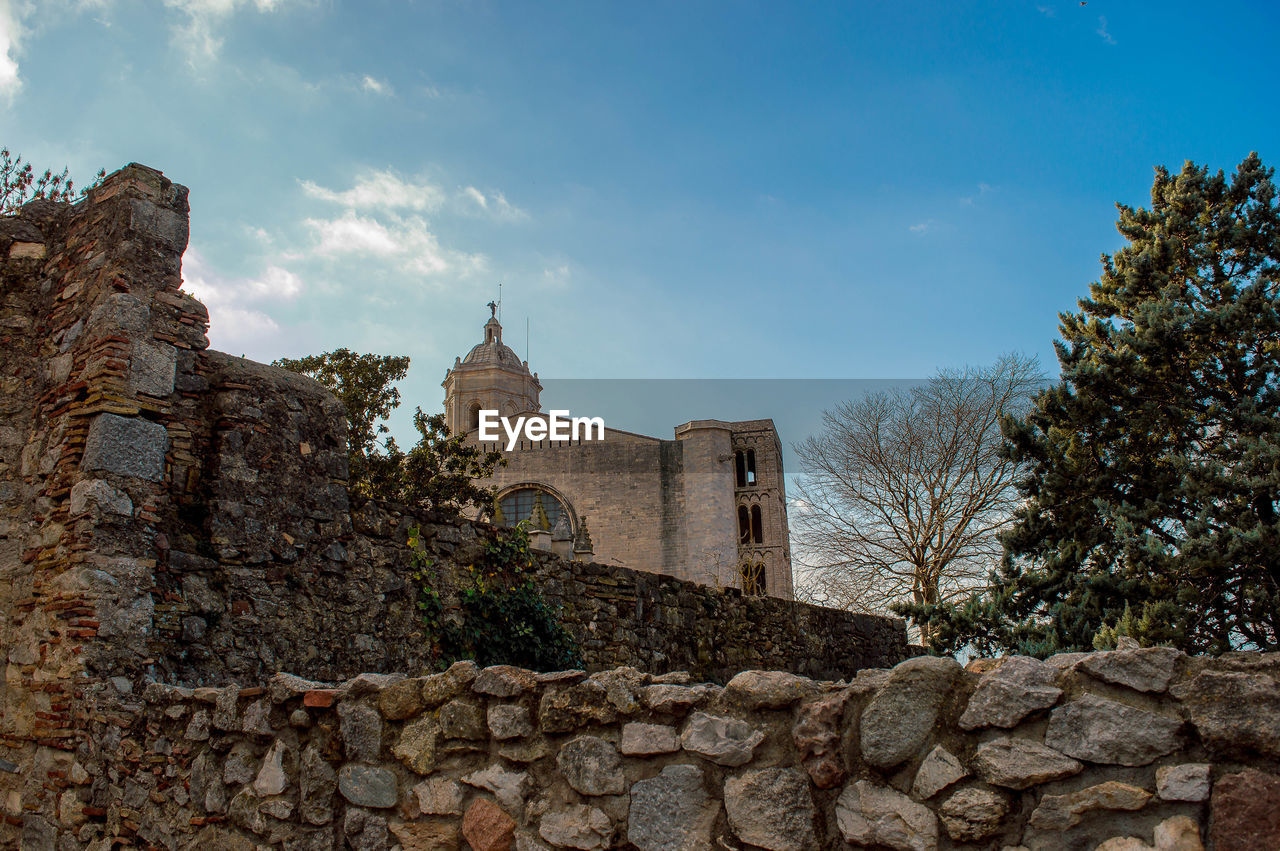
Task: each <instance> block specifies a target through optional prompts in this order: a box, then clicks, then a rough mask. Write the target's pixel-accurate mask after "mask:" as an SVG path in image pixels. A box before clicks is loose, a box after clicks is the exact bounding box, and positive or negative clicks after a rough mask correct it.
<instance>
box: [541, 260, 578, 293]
mask: <svg viewBox="0 0 1280 851" xmlns="http://www.w3.org/2000/svg"><path fill="white" fill-rule="evenodd" d="M572 274H573V273H572V272H571V271H570V269H569V264H568V263H561V264H560V265H559V266H549V267H547V268H546V269H543V270H542V280H543V282H544V283H546V284H547V285H549V286H551V287H553V288H556V289H560V288H562V287H566V286H568V285H569V278H570V277H572Z"/></svg>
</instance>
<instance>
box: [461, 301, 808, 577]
mask: <svg viewBox="0 0 1280 851" xmlns="http://www.w3.org/2000/svg"><path fill="white" fill-rule="evenodd" d="M491 307H492V306H491ZM443 387H444V389H445V401H444V407H445V418H446V422H447V424H448V425H449V428H450V431H452V432H454V433H466V434H468V435H469V437H470V439H471V440H473V441H476V442H479V429H478V416H479V411H481V410H492V411H498V412H500V413H501V414H502V415H503V416H507V417H512V418H514V417H516V416H525V417H528V418H532V419H540V420H544V421H545V420H546V419H547V414H546V413H543V411H542V400H541V397H540V394H541V391H542V385H541V383H540V382H539V381H538V376H537V373H533V372H530V371H529V364H528V363H525V362H522V361H521V360H520V359H519V357H518V356H517V355H516V353H515V352H513V351H512V350H511V349H510V347H508V346H507V345H505V344H504V343H503V342H502V326H501V324H499V322H498V320H497V319H496V318H494V317H490V319H489V321H488V322H486V323H485V326H484V340H483V341H482V342H481V343H478V344H477V345H476V346H475V347H474V348H472V350H471V351H470V352H468V353H467V356H466V357H465V358H458V359H457V360H456V361H455V362H454V366H453V368H452V369H451V370H449V372H448V374H447V375H446V376H445V379H444V382H443ZM575 413H580V412H575ZM499 433H500V434H501V431H499ZM506 444H507V441H506V438H505V437H504V438H502V440H500V441H498V442H496V443H487V444H485V445H486V447H487V448H491V449H498V450H500V451H502V453H503V458H504V460H505V461H506V466H504V467H500V468H499V469H498V470H496V471H495V473H494V475H493V476H492V477H491V478H490V479H489V480H488V481H487V484H491V485H493V486H495V487H497V488H498V499H499V505H501V504H503V503H504V502H506V503H507V505H508V507H510V505H511V504H512V501H511V498H512V497H514V496H515V495H517V494H520V493H530V492H535V493H537V494H538V497H537V498H538V499H539V500H541V501H543V502H544V503H545V505H544V508H545V509H546V510H548V511H551V512H552V513H553V514H559V513H562V514H564V516H565V518H566V519H565V522H564V527H563V529H562V530H560V538H559V540H561V541H563V542H564V552H565V554H566V555H568V554H570V552H571V550H572V544H573V543H576V542H578V541H580V540H582V539H583V538H584V536H583V535H582V532H583V530H584V529H589V537H590V542H591V550H590V552H591V555H590V557H591V558H593V559H594V560H596V561H599V562H602V563H605V564H617V565H624V566H626V567H630V568H634V569H636V570H644V571H648V572H651V573H661V574H666V575H668V576H675V577H677V578H679V579H687V580H689V581H692V582H698V583H701V584H704V585H712V586H715V587H720V588H738V589H740V590H742V591H743V592H745V593H747V594H748V595H753V596H754V595H769V596H773V597H781V598H783V599H791V598H792V594H793V585H792V574H791V545H790V533H789V530H788V528H787V497H786V487H785V480H784V478H783V470H782V445H781V443H780V441H779V440H778V433H777V430H776V429H775V428H774V425H773V421H772V420H767V419H766V420H747V421H743V422H725V421H721V420H693V421H691V422H687V423H684V424H683V425H679V426H676V428H675V434H674V439H672V440H664V439H660V438H656V437H649V436H646V435H641V434H633V433H631V432H626V431H621V430H619V429H608V428H606V429H604V433H603V438H602V439H599V440H588V439H583V438H579V439H577V440H571V441H567V442H561V441H551V440H535V441H531V440H520V441H519V442H518V443H517V444H516V445H515V446H514V447H513V448H512V449H511V451H507V448H506ZM519 504H520V506H521V511H520V513H521V516H507V515H504V514H501V513H499V514H498V515H497V517H498V519H499V521H500V522H503V523H505V524H508V525H510V524H514V523H516V522H518V521H522V520H530V521H531V522H530V525H532V526H536V524H537V522H538V521H537V519H536V518H533V519H531V518H530V517H529V516H528V515H529V511H530V509H529V508H526V507H525V506H524V503H523V502H521V503H519ZM512 513H513V512H508V514H512ZM490 516H493V515H492V513H491V514H490ZM553 519H554V518H552V520H553ZM546 525H547V531H550V532H553V533H554V532H555V531H556V530H554V529H552V528H551V526H552V523H551V522H548V523H547V524H546ZM553 537H554V534H553Z"/></svg>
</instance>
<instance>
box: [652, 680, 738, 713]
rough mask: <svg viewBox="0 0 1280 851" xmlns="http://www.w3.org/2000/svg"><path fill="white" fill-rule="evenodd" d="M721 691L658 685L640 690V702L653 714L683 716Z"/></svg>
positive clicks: (718, 689) (699, 686)
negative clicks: (662, 713) (661, 713)
mask: <svg viewBox="0 0 1280 851" xmlns="http://www.w3.org/2000/svg"><path fill="white" fill-rule="evenodd" d="M720 691H722V689H720V688H719V687H718V686H710V685H697V686H686V685H674V684H668V683H659V684H657V685H651V686H645V687H644V688H642V689H640V702H641V703H643V704H644V705H645V706H647V707H649V708H650V709H652V710H653V711H654V712H665V713H667V714H670V715H683V714H684V713H686V712H688V711H689V710H690V709H692V708H693V707H695V706H700V705H702V704H703V703H706V702H707V701H709V700H711V699H712V698H714V697H715V696H716V695H717V694H718V693H719V692H720Z"/></svg>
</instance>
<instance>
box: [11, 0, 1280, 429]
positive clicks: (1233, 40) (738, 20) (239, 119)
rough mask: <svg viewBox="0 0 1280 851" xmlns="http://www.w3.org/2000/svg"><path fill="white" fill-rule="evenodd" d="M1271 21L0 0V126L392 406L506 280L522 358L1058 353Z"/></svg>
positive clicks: (1060, 8)
mask: <svg viewBox="0 0 1280 851" xmlns="http://www.w3.org/2000/svg"><path fill="white" fill-rule="evenodd" d="M1278 24H1280V7H1277V6H1276V5H1275V4H1272V3H1262V2H1259V3H1232V2H1219V3H1205V2H1194V3H1191V2H1185V3H1184V2H1159V3H1154V2H1153V3H1138V2H1123V3H1120V2H1111V1H1110V0H1089V2H1088V4H1087V5H1083V6H1082V5H1080V4H1079V2H1078V0H1070V2H1056V0H1032V1H1031V2H996V1H995V0H972V2H966V1H965V0H945V2H919V3H914V2H901V3H870V2H843V3H830V4H826V3H803V4H783V3H777V2H762V3H749V2H740V3H698V2H695V3H660V2H658V3H620V2H612V3H610V2H598V0H596V1H595V2H582V3H510V4H505V3H489V2H453V0H440V2H391V1H390V0H386V1H385V2H378V0H370V1H369V2H359V3H356V2H348V0H329V2H323V1H322V0H312V1H311V2H308V0H164V2H144V1H143V0H98V2H75V0H39V2H34V3H32V2H27V0H0V128H2V130H3V132H0V143H3V144H6V145H8V146H9V147H10V148H12V149H13V150H15V151H17V152H20V153H22V154H23V155H25V156H26V157H27V158H28V159H29V160H31V161H33V162H35V163H36V164H37V165H39V166H42V167H43V166H46V165H52V166H55V167H58V168H61V166H63V165H64V164H65V165H67V166H69V167H70V169H71V171H72V173H73V175H78V176H81V177H82V178H83V177H88V176H90V175H92V173H93V172H95V171H96V170H97V169H98V168H100V167H104V166H105V167H106V168H107V169H108V170H112V169H114V168H117V167H119V166H121V165H123V164H124V163H126V162H129V161H138V162H142V163H145V164H147V165H151V166H154V167H156V168H159V169H162V170H163V171H164V172H165V173H166V174H168V175H169V176H170V177H172V178H173V179H175V180H177V181H179V182H181V183H184V184H186V185H187V186H189V187H190V188H191V204H192V236H191V247H190V249H189V251H188V255H187V258H186V262H185V277H186V278H187V281H188V283H189V286H190V287H191V288H192V289H193V290H194V291H195V292H197V293H198V294H199V295H200V296H201V297H202V298H203V299H205V300H206V303H207V304H208V305H209V307H210V311H211V314H212V321H213V327H212V331H211V337H212V339H213V342H214V345H215V347H217V348H220V349H223V350H226V351H231V352H233V353H235V354H242V353H243V354H246V355H248V356H250V357H253V358H255V359H259V360H270V359H272V358H275V357H279V356H282V355H298V354H302V353H308V352H316V351H323V350H327V349H332V348H336V347H339V346H348V347H350V348H354V349H357V350H365V351H380V352H388V353H398V354H408V355H411V356H412V358H413V366H412V371H411V373H410V377H409V379H408V381H406V382H405V384H404V385H403V389H404V391H405V397H406V400H407V401H408V402H409V403H410V406H411V405H412V404H422V405H423V406H424V407H426V408H434V407H436V406H438V405H439V402H440V398H441V393H442V391H441V390H440V388H439V382H440V380H441V379H442V378H443V376H444V371H445V369H446V368H447V367H448V366H450V365H451V364H452V362H453V358H454V356H455V355H459V354H464V353H465V352H466V350H467V349H468V348H469V347H470V346H471V345H472V344H473V343H474V342H476V341H477V340H478V339H479V338H480V335H481V330H480V329H481V325H482V324H483V322H484V320H485V318H487V314H488V311H487V310H486V309H485V307H484V304H485V302H487V301H489V300H490V299H491V298H494V297H495V296H496V295H497V283H498V281H500V280H501V281H502V282H504V296H505V299H504V317H503V318H504V321H505V324H506V326H507V342H509V343H510V344H512V345H513V347H514V348H516V350H517V351H519V352H520V353H521V354H522V355H523V354H524V351H525V333H524V332H525V320H526V317H527V318H528V321H529V326H530V328H531V334H530V342H529V352H530V355H531V361H532V366H533V368H534V369H536V370H538V371H539V372H540V373H541V374H542V375H543V376H547V377H554V378H614V377H618V378H751V377H759V378H904V377H918V376H925V375H928V374H930V373H932V372H933V371H934V370H935V369H937V368H940V367H960V366H964V365H966V364H983V363H987V362H990V361H992V360H994V358H995V357H996V356H997V355H999V354H1000V353H1002V352H1005V351H1009V350H1020V351H1024V352H1029V353H1032V354H1038V355H1040V357H1041V358H1042V360H1043V361H1044V362H1045V364H1046V366H1048V367H1052V366H1053V365H1054V360H1053V356H1052V340H1053V338H1054V337H1055V335H1056V327H1057V313H1058V311H1060V310H1065V309H1071V308H1072V307H1073V306H1074V303H1075V299H1076V298H1078V297H1079V296H1081V295H1083V294H1084V293H1085V292H1086V289H1087V286H1088V284H1089V282H1090V281H1092V280H1094V279H1096V277H1097V275H1098V270H1099V265H1098V255H1099V254H1100V252H1103V251H1112V250H1114V249H1116V248H1117V247H1118V246H1119V242H1120V241H1119V237H1118V236H1117V234H1116V232H1115V229H1114V225H1113V223H1114V219H1115V210H1114V207H1113V204H1114V203H1115V202H1116V201H1124V202H1127V203H1133V204H1142V203H1145V202H1146V200H1147V192H1148V189H1149V187H1150V184H1151V174H1152V167H1153V166H1154V165H1156V164H1159V163H1164V164H1168V165H1170V166H1171V167H1173V168H1177V167H1179V166H1180V164H1181V163H1182V161H1183V160H1185V159H1187V158H1191V159H1194V160H1196V161H1197V162H1203V163H1208V164H1210V165H1212V166H1213V167H1215V168H1226V169H1228V170H1230V169H1231V168H1233V167H1234V166H1235V164H1237V163H1238V162H1239V161H1240V160H1241V159H1243V158H1244V156H1245V155H1246V154H1248V152H1249V151H1251V150H1257V151H1259V153H1261V155H1262V157H1263V159H1264V161H1266V162H1268V163H1271V164H1274V163H1276V162H1277V161H1280V144H1277V142H1278V141H1280V113H1278V112H1277V110H1276V109H1275V108H1274V101H1275V92H1276V89H1277V83H1278V82H1280V79H1278V77H1280V73H1278V72H1277V68H1278V67H1280V65H1278V64H1277V63H1276V61H1275V58H1274V54H1275V41H1276V37H1277V35H1280V26H1278ZM548 401H550V400H548ZM764 401H765V402H766V403H767V400H764ZM763 407H765V408H767V404H765V405H763ZM768 414H769V412H768V411H767V410H762V411H761V412H760V415H764V416H767V415H768ZM714 415H715V412H711V411H708V412H691V413H690V416H689V417H685V419H689V418H693V417H697V416H714ZM402 419H403V418H402ZM802 436H803V435H796V436H793V437H792V439H798V438H799V437H802Z"/></svg>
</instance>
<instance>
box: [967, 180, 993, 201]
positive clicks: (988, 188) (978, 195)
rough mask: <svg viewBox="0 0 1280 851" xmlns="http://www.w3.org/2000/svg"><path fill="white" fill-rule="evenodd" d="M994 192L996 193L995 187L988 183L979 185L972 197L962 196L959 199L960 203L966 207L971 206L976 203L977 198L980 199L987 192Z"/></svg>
mask: <svg viewBox="0 0 1280 851" xmlns="http://www.w3.org/2000/svg"><path fill="white" fill-rule="evenodd" d="M995 191H996V189H995V187H994V186H992V185H991V184H990V183H979V184H978V191H977V192H975V193H974V194H973V195H966V196H964V197H963V198H961V199H960V203H961V204H964V205H966V206H973V203H974V202H975V201H977V200H978V199H979V198H981V197H982V196H983V195H986V194H987V193H988V192H995Z"/></svg>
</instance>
